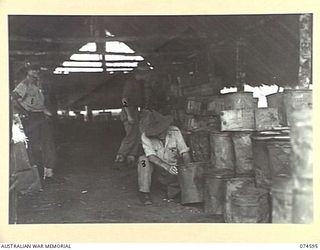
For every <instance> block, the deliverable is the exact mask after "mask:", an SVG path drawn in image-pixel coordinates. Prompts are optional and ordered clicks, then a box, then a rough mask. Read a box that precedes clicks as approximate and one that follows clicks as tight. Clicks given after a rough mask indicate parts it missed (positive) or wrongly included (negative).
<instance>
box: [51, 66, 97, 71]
mask: <svg viewBox="0 0 320 250" xmlns="http://www.w3.org/2000/svg"><path fill="white" fill-rule="evenodd" d="M64 71H65V72H103V68H63V67H58V68H56V69H55V72H64Z"/></svg>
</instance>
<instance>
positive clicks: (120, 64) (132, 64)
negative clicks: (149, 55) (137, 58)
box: [106, 62, 138, 67]
mask: <svg viewBox="0 0 320 250" xmlns="http://www.w3.org/2000/svg"><path fill="white" fill-rule="evenodd" d="M106 66H107V67H138V62H114V63H112V62H109V63H106Z"/></svg>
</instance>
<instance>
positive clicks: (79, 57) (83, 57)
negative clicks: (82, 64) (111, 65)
mask: <svg viewBox="0 0 320 250" xmlns="http://www.w3.org/2000/svg"><path fill="white" fill-rule="evenodd" d="M70 59H71V60H75V61H100V60H102V55H101V54H73V55H72V56H71V57H70Z"/></svg>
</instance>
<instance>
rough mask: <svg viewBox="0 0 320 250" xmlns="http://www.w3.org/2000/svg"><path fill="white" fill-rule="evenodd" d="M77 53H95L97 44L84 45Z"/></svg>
mask: <svg viewBox="0 0 320 250" xmlns="http://www.w3.org/2000/svg"><path fill="white" fill-rule="evenodd" d="M79 51H87V52H96V51H97V44H96V43H87V44H86V45H84V46H82V47H81V49H79Z"/></svg>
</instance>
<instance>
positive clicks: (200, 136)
mask: <svg viewBox="0 0 320 250" xmlns="http://www.w3.org/2000/svg"><path fill="white" fill-rule="evenodd" d="M189 143H190V144H189V146H190V148H191V154H192V159H193V161H195V162H208V161H210V141H209V132H208V131H197V132H192V133H191V134H190V136H189Z"/></svg>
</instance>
